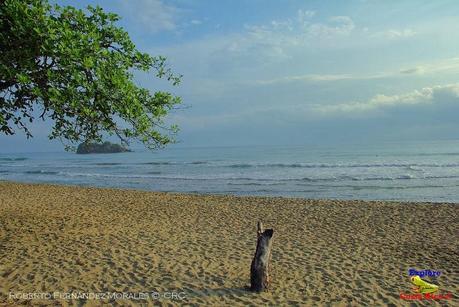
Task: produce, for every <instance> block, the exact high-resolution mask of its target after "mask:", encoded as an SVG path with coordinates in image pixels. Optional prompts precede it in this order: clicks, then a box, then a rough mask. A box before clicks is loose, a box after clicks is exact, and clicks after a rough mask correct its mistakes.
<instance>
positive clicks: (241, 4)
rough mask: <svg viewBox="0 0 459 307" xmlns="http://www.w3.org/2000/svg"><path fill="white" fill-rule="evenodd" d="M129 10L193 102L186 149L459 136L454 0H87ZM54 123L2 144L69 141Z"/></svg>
mask: <svg viewBox="0 0 459 307" xmlns="http://www.w3.org/2000/svg"><path fill="white" fill-rule="evenodd" d="M55 2H57V3H58V4H61V5H74V6H77V7H81V8H83V7H86V6H87V5H100V6H101V7H102V8H104V9H105V10H107V11H111V12H114V13H117V14H118V15H120V16H121V18H122V19H121V21H120V22H119V25H120V26H122V27H123V28H125V29H126V30H127V31H128V33H129V34H130V35H131V38H132V40H133V41H134V43H135V44H136V46H137V47H138V49H140V50H141V51H144V52H148V53H150V54H152V55H164V56H166V57H167V59H168V63H169V65H170V67H171V68H172V69H173V70H174V71H175V72H177V73H179V74H182V75H183V78H182V82H181V84H180V85H179V86H178V87H169V86H167V85H166V84H165V83H162V82H158V80H157V79H155V77H154V74H153V73H151V74H136V82H138V84H139V85H141V86H144V87H146V88H148V89H150V90H152V91H155V90H170V91H172V92H173V93H174V94H176V95H179V96H181V97H182V100H183V102H184V105H185V106H186V108H183V109H181V110H176V111H174V112H173V113H171V114H170V115H169V116H168V121H170V122H171V123H176V124H178V125H179V127H180V129H181V131H180V132H179V134H178V136H177V140H178V141H179V143H178V144H177V145H176V146H182V147H193V146H239V145H241V146H246V145H302V144H306V145H307V144H340V143H349V142H356V143H365V142H368V143H379V142H391V141H407V140H421V141H422V140H443V139H457V138H458V131H459V121H458V120H457V118H458V116H457V114H459V80H458V76H459V74H458V73H459V18H458V16H459V5H458V3H457V2H456V1H454V0H453V1H441V0H436V1H431V0H429V1H423V0H416V1H408V0H404V1H395V0H394V1H382V0H381V1H373V0H366V1H365V0H355V1H313V0H311V1H297V0H284V1H275V0H231V1H229V0H227V1H223V0H222V1H214V0H193V1H192V0H170V1H168V0H129V1H128V0H111V1H108V0H105V1H103V0H83V1H59V0H57V1H55ZM49 132H50V123H49V122H38V123H36V124H34V125H33V126H32V133H33V134H34V138H33V139H32V140H30V139H29V140H27V139H26V137H25V136H24V135H23V134H21V133H18V134H17V135H15V136H13V137H10V136H8V137H6V136H0V148H1V149H0V151H54V150H63V147H62V145H61V144H60V143H59V142H49V141H48V139H47V135H48V134H49Z"/></svg>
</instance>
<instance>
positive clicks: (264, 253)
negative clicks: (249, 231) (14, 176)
mask: <svg viewBox="0 0 459 307" xmlns="http://www.w3.org/2000/svg"><path fill="white" fill-rule="evenodd" d="M257 226H258V227H257V249H256V251H255V255H254V257H253V260H252V265H251V266H250V290H252V291H255V292H261V291H265V290H268V288H269V283H270V279H269V261H270V259H271V246H272V237H273V233H274V231H273V230H272V229H266V230H264V229H263V224H262V223H261V222H258V225H257Z"/></svg>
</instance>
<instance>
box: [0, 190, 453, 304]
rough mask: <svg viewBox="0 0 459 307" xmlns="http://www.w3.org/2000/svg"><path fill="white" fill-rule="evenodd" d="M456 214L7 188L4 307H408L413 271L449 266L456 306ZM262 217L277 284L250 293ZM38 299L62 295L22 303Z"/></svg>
mask: <svg viewBox="0 0 459 307" xmlns="http://www.w3.org/2000/svg"><path fill="white" fill-rule="evenodd" d="M458 216H459V206H458V205H457V204H428V203H399V202H381V201H374V202H365V201H338V200H334V201H332V200H302V199H286V198H267V197H232V196H202V195H185V194H169V193H155V192H142V191H132V190H116V189H98V188H82V187H64V186H57V185H35V184H33V185H32V184H18V183H10V182H0V305H7V306H9V305H39V304H42V305H50V306H56V305H75V306H81V305H86V306H99V305H101V304H103V303H113V304H116V305H120V306H125V305H138V304H141V303H144V304H148V305H153V304H158V303H160V304H162V305H165V306H168V305H182V304H187V305H201V304H203V305H211V306H237V305H240V306H245V305H249V304H253V305H276V306H282V305H289V304H290V305H295V304H296V305H306V306H307V305H322V304H324V305H326V304H327V303H332V304H337V305H340V304H341V305H365V306H374V305H388V304H389V305H390V304H393V305H396V306H398V305H403V304H409V302H407V301H403V300H401V299H400V293H410V292H411V284H410V282H409V276H408V269H409V268H415V269H418V270H423V269H431V270H438V271H441V275H440V276H439V277H438V278H437V279H436V283H437V284H438V285H439V287H440V292H441V293H453V298H452V300H449V301H445V300H444V301H441V302H443V303H449V304H451V305H452V304H453V303H457V299H458V296H457V290H458V285H459V281H458V279H459V272H458V269H459V257H458V250H459V243H458V241H459V238H458ZM258 220H261V221H263V223H264V225H265V226H266V227H272V228H274V239H273V251H272V260H271V279H272V284H271V290H270V291H269V292H265V293H261V294H254V293H251V292H248V291H247V290H246V288H245V287H246V286H247V285H249V268H250V262H251V259H252V256H253V253H254V251H255V244H256V222H257V221H258ZM426 280H428V281H432V279H428V278H427V279H426ZM40 293H41V294H40ZM43 293H45V294H46V293H47V294H48V295H51V294H53V296H52V297H51V298H49V297H45V296H42V297H38V298H35V299H28V297H27V295H29V296H30V295H31V294H34V295H38V296H39V295H43ZM54 293H57V294H55V295H54ZM72 293H73V295H74V296H76V295H82V296H81V297H80V298H77V297H74V298H71V297H68V296H67V297H65V295H69V294H72ZM90 293H92V295H95V293H102V294H100V295H102V297H99V298H104V299H95V298H88V299H86V298H85V297H84V295H90ZM142 294H143V295H145V296H142ZM146 294H150V295H152V296H148V297H147V296H146ZM103 295H107V296H105V297H103ZM109 295H118V298H117V297H113V296H112V297H110V296H109ZM119 295H125V297H124V299H123V298H119ZM126 295H131V297H129V296H126ZM135 296H137V297H135ZM158 296H159V297H158ZM437 304H438V303H437Z"/></svg>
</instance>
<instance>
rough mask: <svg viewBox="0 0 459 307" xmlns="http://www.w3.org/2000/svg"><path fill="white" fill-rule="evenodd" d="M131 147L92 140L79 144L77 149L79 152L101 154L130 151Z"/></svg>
mask: <svg viewBox="0 0 459 307" xmlns="http://www.w3.org/2000/svg"><path fill="white" fill-rule="evenodd" d="M129 151H131V150H130V149H128V148H126V147H124V146H123V145H120V144H114V143H110V142H103V143H91V142H83V143H81V144H80V145H78V148H77V150H76V153H77V154H92V153H96V154H100V153H118V152H129Z"/></svg>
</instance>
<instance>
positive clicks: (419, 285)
mask: <svg viewBox="0 0 459 307" xmlns="http://www.w3.org/2000/svg"><path fill="white" fill-rule="evenodd" d="M408 275H409V276H410V282H411V284H412V285H413V288H412V289H411V290H412V293H400V298H401V299H402V300H450V299H452V297H453V294H452V293H439V286H438V285H436V284H433V283H430V282H427V281H425V280H423V279H422V278H421V277H424V276H429V277H434V278H436V277H438V276H440V275H441V272H440V271H431V270H423V271H417V270H415V269H409V270H408Z"/></svg>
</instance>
